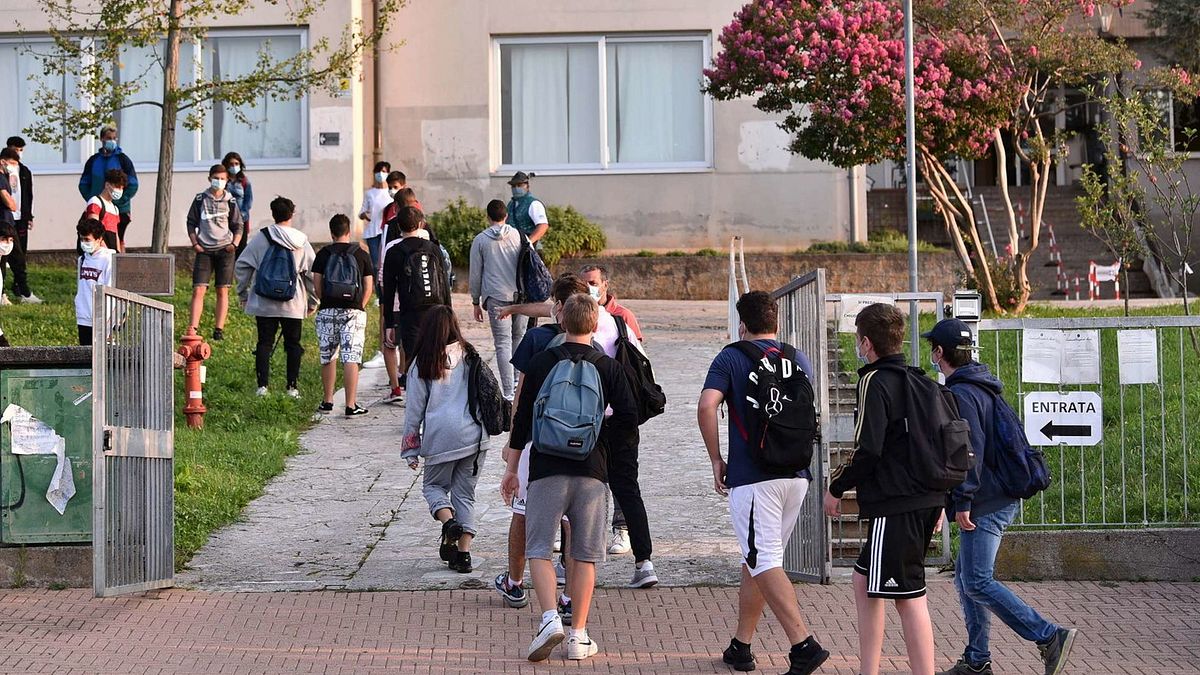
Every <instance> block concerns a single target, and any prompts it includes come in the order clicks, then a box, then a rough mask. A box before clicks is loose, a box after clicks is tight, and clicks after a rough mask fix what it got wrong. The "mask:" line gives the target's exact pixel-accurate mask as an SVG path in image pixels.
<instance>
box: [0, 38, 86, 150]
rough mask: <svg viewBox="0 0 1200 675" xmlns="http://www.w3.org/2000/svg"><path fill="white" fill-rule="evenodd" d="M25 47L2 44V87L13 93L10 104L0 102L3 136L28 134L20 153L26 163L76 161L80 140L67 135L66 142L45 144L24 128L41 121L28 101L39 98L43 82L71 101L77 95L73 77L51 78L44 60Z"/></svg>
mask: <svg viewBox="0 0 1200 675" xmlns="http://www.w3.org/2000/svg"><path fill="white" fill-rule="evenodd" d="M29 46H31V47H34V48H38V49H42V50H45V51H49V50H50V49H51V48H52V45H51V44H49V43H38V44H31V45H29ZM25 50H26V46H23V45H21V44H16V43H13V44H3V45H0V91H4V92H9V93H10V94H11V98H9V99H8V105H3V106H0V129H3V130H4V138H8V136H11V135H20V136H22V137H24V138H25V143H26V145H25V152H24V153H23V154H22V157H21V161H22V162H24V163H25V164H29V165H35V166H37V165H40V166H46V165H56V164H63V163H69V164H76V163H78V162H79V142H78V141H77V140H75V139H73V138H72V139H68V140H67V141H66V143H65V144H64V146H55V145H43V144H41V143H34V142H33V141H32V140H31V139H29V138H28V135H27V134H26V133H25V132H24V131H23V129H24V128H25V127H27V126H30V125H32V124H35V123H37V121H38V119H37V116H36V115H35V114H34V112H33V110H32V108H31V107H30V106H29V105H27V104H26V102H27V101H33V100H36V99H37V98H38V89H39V87H40V86H41V84H45V85H47V86H49V87H52V88H54V89H55V91H56V92H57V93H59V94H60V95H63V96H64V97H67V100H68V101H70V100H73V98H72V97H74V96H76V95H77V92H76V88H75V78H74V77H62V76H57V77H54V78H53V80H51V77H50V76H49V75H45V74H43V71H44V70H45V69H44V68H43V67H42V63H41V61H39V60H38V59H37V58H36V57H35V56H33V55H32V54H28V53H24V52H25ZM35 75H36V76H37V78H38V79H37V80H34V81H31V80H30V79H29V78H30V77H31V76H35Z"/></svg>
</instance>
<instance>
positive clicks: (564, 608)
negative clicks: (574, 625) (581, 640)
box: [558, 595, 573, 626]
mask: <svg viewBox="0 0 1200 675" xmlns="http://www.w3.org/2000/svg"><path fill="white" fill-rule="evenodd" d="M558 615H559V616H561V617H562V622H563V625H564V626H570V625H571V617H572V616H573V612H572V611H571V601H570V600H568V601H566V602H563V601H562V596H561V595H560V596H558Z"/></svg>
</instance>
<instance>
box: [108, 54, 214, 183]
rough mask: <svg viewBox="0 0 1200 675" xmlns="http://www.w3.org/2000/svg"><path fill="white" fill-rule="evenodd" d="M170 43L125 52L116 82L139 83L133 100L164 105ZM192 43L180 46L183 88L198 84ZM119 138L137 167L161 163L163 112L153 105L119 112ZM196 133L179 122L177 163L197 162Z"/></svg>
mask: <svg viewBox="0 0 1200 675" xmlns="http://www.w3.org/2000/svg"><path fill="white" fill-rule="evenodd" d="M166 47H167V43H166V40H164V41H162V42H160V43H159V44H158V45H157V46H155V47H130V48H127V49H123V50H122V52H121V62H120V63H119V64H117V68H116V71H115V74H116V77H115V79H116V80H117V81H118V82H128V81H132V80H137V81H139V82H140V83H141V89H140V90H139V91H138V93H136V94H134V95H133V96H132V97H131V100H130V103H134V102H137V101H155V102H161V101H162V93H163V92H162V89H163V55H164V54H166ZM194 54H195V52H194V47H193V43H192V42H188V41H184V42H182V43H180V45H179V84H180V85H181V86H187V85H189V84H191V83H192V82H193V81H194V77H193V71H194V66H193V59H194V58H195V56H194ZM115 117H116V122H117V136H118V142H119V143H120V145H121V149H122V150H124V151H125V154H126V155H129V158H130V159H131V160H133V162H134V166H135V167H136V166H138V165H139V164H140V165H146V164H157V163H158V142H159V139H160V137H161V135H162V108H159V107H158V106H153V105H135V106H132V107H129V108H125V109H124V110H119V111H117V113H116V115H115ZM192 138H193V137H192V132H190V131H188V130H187V129H184V128H183V115H180V116H179V117H178V118H177V119H176V121H175V163H176V164H191V163H193V162H195V161H196V158H195V157H194V156H193V155H194V154H195V152H194V151H193V149H192V145H193V140H192Z"/></svg>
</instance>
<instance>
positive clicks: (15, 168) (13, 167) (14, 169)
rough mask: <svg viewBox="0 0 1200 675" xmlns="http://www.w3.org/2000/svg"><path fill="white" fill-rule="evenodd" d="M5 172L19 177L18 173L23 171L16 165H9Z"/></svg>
mask: <svg viewBox="0 0 1200 675" xmlns="http://www.w3.org/2000/svg"><path fill="white" fill-rule="evenodd" d="M4 170H5V171H7V172H8V175H10V176H15V175H17V172H18V171H20V170H21V167H20V166H18V165H16V164H9V165H8V166H6V167H4Z"/></svg>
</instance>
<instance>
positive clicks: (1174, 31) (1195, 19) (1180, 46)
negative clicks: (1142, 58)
mask: <svg viewBox="0 0 1200 675" xmlns="http://www.w3.org/2000/svg"><path fill="white" fill-rule="evenodd" d="M1149 5H1150V6H1149V7H1148V8H1147V9H1145V10H1142V12H1140V15H1141V18H1142V19H1143V20H1144V21H1145V22H1146V26H1147V27H1148V28H1151V29H1153V30H1154V31H1155V32H1156V33H1158V34H1159V35H1160V36H1161V37H1160V38H1159V39H1158V40H1156V41H1155V49H1156V50H1157V51H1158V53H1159V55H1160V56H1161V57H1162V58H1163V60H1164V61H1166V62H1167V63H1170V64H1173V65H1176V66H1180V67H1182V68H1184V69H1185V70H1187V71H1188V72H1191V73H1200V3H1197V2H1196V1H1195V0H1150V3H1149Z"/></svg>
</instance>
